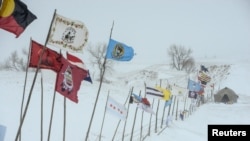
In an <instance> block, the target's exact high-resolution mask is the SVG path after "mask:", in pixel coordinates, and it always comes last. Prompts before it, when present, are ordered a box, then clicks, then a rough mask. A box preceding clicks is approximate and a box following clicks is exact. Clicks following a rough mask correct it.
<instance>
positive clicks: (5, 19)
mask: <svg viewBox="0 0 250 141" xmlns="http://www.w3.org/2000/svg"><path fill="white" fill-rule="evenodd" d="M3 5H5V6H3V7H4V8H1V11H0V28H2V29H4V30H6V31H9V32H11V33H13V34H15V35H16V38H17V37H19V35H20V34H21V33H23V31H24V30H25V28H26V27H28V25H29V24H30V23H32V22H33V21H34V20H35V19H37V17H36V15H34V14H33V13H32V12H30V11H29V10H28V8H27V5H26V4H24V3H23V2H22V1H20V0H14V1H13V0H8V1H7V0H5V1H3ZM12 8H14V10H13V12H12V11H10V12H7V13H6V12H5V11H9V9H12Z"/></svg>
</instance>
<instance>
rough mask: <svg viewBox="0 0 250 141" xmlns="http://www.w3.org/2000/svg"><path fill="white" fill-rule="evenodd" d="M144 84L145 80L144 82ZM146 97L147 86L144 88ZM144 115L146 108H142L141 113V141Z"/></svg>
mask: <svg viewBox="0 0 250 141" xmlns="http://www.w3.org/2000/svg"><path fill="white" fill-rule="evenodd" d="M144 85H146V84H145V82H144ZM144 97H145V98H146V87H145V88H144ZM143 115H144V110H142V114H141V133H140V141H141V140H142V139H141V138H142V129H143Z"/></svg>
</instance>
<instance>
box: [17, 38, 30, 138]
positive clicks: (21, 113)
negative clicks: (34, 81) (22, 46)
mask: <svg viewBox="0 0 250 141" xmlns="http://www.w3.org/2000/svg"><path fill="white" fill-rule="evenodd" d="M31 40H32V39H31V38H30V45H29V54H28V58H27V64H26V70H25V80H24V87H23V97H22V102H21V110H20V111H21V112H20V123H21V121H22V115H23V104H24V98H25V91H26V84H27V76H28V69H29V60H30V52H31ZM21 135H22V134H21V131H20V138H19V141H21Z"/></svg>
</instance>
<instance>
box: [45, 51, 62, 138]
mask: <svg viewBox="0 0 250 141" xmlns="http://www.w3.org/2000/svg"><path fill="white" fill-rule="evenodd" d="M60 54H61V50H60ZM55 88H56V83H55ZM55 100H56V89H54V94H53V100H52V106H51V114H50V123H49V130H48V137H47V141H49V140H50V133H51V127H52V122H53V115H54V107H55Z"/></svg>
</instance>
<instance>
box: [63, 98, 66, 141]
mask: <svg viewBox="0 0 250 141" xmlns="http://www.w3.org/2000/svg"><path fill="white" fill-rule="evenodd" d="M63 99H64V102H63V103H64V104H63V107H64V113H63V117H64V119H63V141H65V136H66V110H67V109H66V108H67V107H66V102H67V101H66V97H64V98H63Z"/></svg>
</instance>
